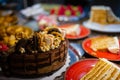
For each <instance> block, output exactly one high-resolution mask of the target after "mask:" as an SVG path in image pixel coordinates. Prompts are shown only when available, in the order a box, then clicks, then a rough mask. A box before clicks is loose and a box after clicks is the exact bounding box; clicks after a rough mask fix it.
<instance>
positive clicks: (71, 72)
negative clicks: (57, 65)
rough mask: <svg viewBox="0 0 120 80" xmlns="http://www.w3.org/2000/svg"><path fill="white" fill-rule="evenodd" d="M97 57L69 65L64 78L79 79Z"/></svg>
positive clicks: (95, 61)
mask: <svg viewBox="0 0 120 80" xmlns="http://www.w3.org/2000/svg"><path fill="white" fill-rule="evenodd" d="M97 61H98V59H84V60H81V61H78V62H76V63H74V64H73V65H71V66H70V67H69V68H68V69H67V71H66V73H65V80H80V79H81V78H82V77H83V76H84V75H85V74H86V73H87V72H88V71H90V69H91V68H93V66H94V65H95V64H96V63H97Z"/></svg>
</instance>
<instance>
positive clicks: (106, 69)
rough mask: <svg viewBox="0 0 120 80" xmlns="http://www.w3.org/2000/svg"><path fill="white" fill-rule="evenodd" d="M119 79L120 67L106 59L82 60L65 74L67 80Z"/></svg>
mask: <svg viewBox="0 0 120 80" xmlns="http://www.w3.org/2000/svg"><path fill="white" fill-rule="evenodd" d="M100 68H101V69H100ZM119 77H120V67H119V66H118V65H116V64H114V63H112V62H110V61H108V60H107V59H105V58H100V59H93V58H92V59H83V60H80V61H78V62H76V63H74V64H73V65H72V66H70V67H69V68H68V70H67V71H66V74H65V80H89V79H94V80H101V79H105V80H109V79H113V80H119Z"/></svg>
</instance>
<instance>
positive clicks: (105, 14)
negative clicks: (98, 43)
mask: <svg viewBox="0 0 120 80" xmlns="http://www.w3.org/2000/svg"><path fill="white" fill-rule="evenodd" d="M89 21H90V22H95V23H99V24H120V19H119V18H118V17H116V16H115V14H114V13H113V12H112V10H111V8H110V7H109V6H92V7H91V12H90V19H89Z"/></svg>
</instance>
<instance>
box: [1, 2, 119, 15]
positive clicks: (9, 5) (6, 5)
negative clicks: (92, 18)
mask: <svg viewBox="0 0 120 80" xmlns="http://www.w3.org/2000/svg"><path fill="white" fill-rule="evenodd" d="M36 3H41V4H42V3H47V4H49V5H50V4H63V5H68V4H69V5H81V6H82V7H83V8H84V9H85V11H86V12H89V10H90V6H92V5H107V6H110V7H111V8H112V10H113V12H114V13H115V14H116V15H117V16H120V14H119V13H120V0H0V9H13V10H21V9H24V8H27V7H29V6H32V5H34V4H36Z"/></svg>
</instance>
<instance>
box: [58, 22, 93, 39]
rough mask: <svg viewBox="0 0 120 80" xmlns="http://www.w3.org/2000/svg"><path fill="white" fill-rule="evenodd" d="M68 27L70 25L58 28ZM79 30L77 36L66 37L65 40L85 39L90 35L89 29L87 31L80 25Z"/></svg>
mask: <svg viewBox="0 0 120 80" xmlns="http://www.w3.org/2000/svg"><path fill="white" fill-rule="evenodd" d="M68 25H70V24H64V25H61V26H59V27H61V28H64V27H68ZM79 29H81V32H80V34H79V35H77V36H72V35H66V38H68V39H81V38H84V37H87V36H88V35H89V34H90V33H91V31H90V29H88V28H86V27H84V26H82V25H80V28H79Z"/></svg>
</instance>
